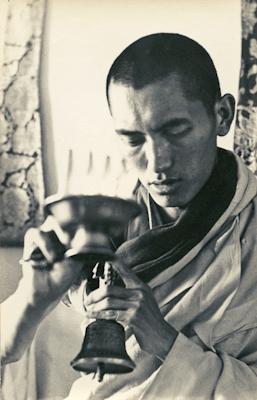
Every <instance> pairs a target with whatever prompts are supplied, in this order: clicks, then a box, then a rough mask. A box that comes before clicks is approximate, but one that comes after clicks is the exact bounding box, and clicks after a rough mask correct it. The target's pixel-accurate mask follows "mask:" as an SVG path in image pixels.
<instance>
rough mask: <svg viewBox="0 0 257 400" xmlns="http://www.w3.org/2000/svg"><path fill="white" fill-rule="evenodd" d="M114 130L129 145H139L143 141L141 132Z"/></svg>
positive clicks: (143, 137)
mask: <svg viewBox="0 0 257 400" xmlns="http://www.w3.org/2000/svg"><path fill="white" fill-rule="evenodd" d="M116 132H117V133H118V135H119V136H120V137H121V139H122V141H123V142H124V143H125V144H127V145H129V146H131V147H136V146H141V145H142V144H143V143H144V142H145V136H144V134H143V133H141V132H131V131H125V130H119V131H116Z"/></svg>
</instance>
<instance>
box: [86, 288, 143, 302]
mask: <svg viewBox="0 0 257 400" xmlns="http://www.w3.org/2000/svg"><path fill="white" fill-rule="evenodd" d="M112 298H116V299H117V298H119V299H122V300H126V301H133V300H136V301H139V300H141V299H142V298H143V293H142V291H141V289H127V288H122V287H119V286H105V287H102V288H99V289H96V290H93V291H92V292H91V293H90V294H89V295H88V296H87V297H86V299H85V306H86V307H87V306H89V305H90V304H92V303H97V302H99V301H101V300H103V299H109V300H111V299H112Z"/></svg>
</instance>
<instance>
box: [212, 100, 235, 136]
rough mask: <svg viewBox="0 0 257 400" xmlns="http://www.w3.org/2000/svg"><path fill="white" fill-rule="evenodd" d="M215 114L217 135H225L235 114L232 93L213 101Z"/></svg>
mask: <svg viewBox="0 0 257 400" xmlns="http://www.w3.org/2000/svg"><path fill="white" fill-rule="evenodd" d="M215 114H216V118H217V135H218V136H225V135H226V134H227V133H228V131H229V129H230V125H231V123H232V121H233V118H234V114H235V99H234V97H233V96H232V94H229V93H227V94H225V95H224V96H222V97H221V98H220V99H219V100H217V101H216V103H215Z"/></svg>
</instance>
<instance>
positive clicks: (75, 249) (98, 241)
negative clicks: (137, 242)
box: [45, 195, 141, 381]
mask: <svg viewBox="0 0 257 400" xmlns="http://www.w3.org/2000/svg"><path fill="white" fill-rule="evenodd" d="M45 210H46V212H47V213H48V214H52V215H53V216H54V217H55V218H56V220H57V221H58V223H59V225H60V226H61V228H62V229H63V231H64V232H66V233H67V234H68V236H69V246H68V249H67V250H66V252H65V258H70V257H77V258H80V259H82V260H83V261H84V260H85V262H86V261H88V262H90V263H92V262H95V263H98V262H100V261H101V262H104V261H109V260H113V259H114V253H113V250H112V248H111V245H110V241H109V238H110V237H112V236H113V235H117V234H118V233H119V232H121V231H122V230H123V229H124V226H125V225H126V224H127V223H128V221H129V220H130V219H132V218H135V217H136V216H137V215H138V214H139V213H140V211H141V208H140V206H139V205H138V204H137V203H136V202H134V201H132V200H124V199H120V198H118V197H110V196H102V195H92V196H87V195H65V196H57V195H54V196H50V197H48V198H47V199H46V200H45ZM104 278H105V280H106V284H112V278H111V275H110V272H109V275H108V276H107V278H106V277H104ZM71 365H72V367H73V368H74V369H75V370H78V371H83V372H86V373H91V372H94V373H95V376H96V377H97V379H98V381H102V379H103V376H104V374H105V373H109V374H122V373H127V372H131V371H132V370H133V369H134V367H135V365H134V362H133V361H132V360H131V359H130V357H129V356H128V354H127V352H126V348H125V332H124V328H123V326H122V325H121V324H119V323H118V322H116V321H115V320H104V319H97V320H96V321H94V322H92V323H91V324H90V325H88V327H87V329H86V333H85V338H84V341H83V344H82V349H81V351H80V353H79V354H78V355H77V357H75V359H74V360H73V361H72V362H71Z"/></svg>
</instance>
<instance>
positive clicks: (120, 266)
mask: <svg viewBox="0 0 257 400" xmlns="http://www.w3.org/2000/svg"><path fill="white" fill-rule="evenodd" d="M112 265H113V267H114V269H115V270H116V271H117V273H118V274H119V275H120V277H121V278H122V280H123V282H124V284H125V286H126V288H131V289H132V288H140V287H143V286H145V284H144V283H143V282H142V281H141V280H140V279H139V278H138V277H137V275H136V274H135V273H134V272H133V271H132V270H131V269H130V268H129V267H127V266H126V265H125V263H124V262H122V260H120V259H119V258H118V257H117V259H115V261H114V262H113V263H112Z"/></svg>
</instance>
